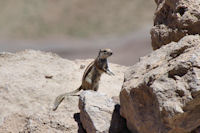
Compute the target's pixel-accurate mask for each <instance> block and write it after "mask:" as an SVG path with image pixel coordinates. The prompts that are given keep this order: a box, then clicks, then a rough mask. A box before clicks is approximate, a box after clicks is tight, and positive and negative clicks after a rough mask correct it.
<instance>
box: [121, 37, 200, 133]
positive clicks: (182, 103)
mask: <svg viewBox="0 0 200 133" xmlns="http://www.w3.org/2000/svg"><path fill="white" fill-rule="evenodd" d="M199 57H200V36H199V35H190V36H186V37H184V38H183V39H181V40H180V41H179V42H178V43H176V42H172V43H170V44H168V45H165V46H163V47H161V48H160V49H158V50H155V51H154V52H152V53H151V54H149V55H147V56H145V57H142V58H141V59H140V61H139V62H138V63H137V64H135V65H133V66H132V67H130V69H129V70H128V71H127V72H126V74H125V82H124V85H123V89H122V91H121V93H120V105H121V110H120V113H121V115H122V116H123V117H124V118H125V119H126V120H127V126H128V128H129V129H130V130H131V131H132V132H135V131H137V132H138V133H159V132H162V133H185V132H186V133H188V132H198V131H199V127H200V58H199Z"/></svg>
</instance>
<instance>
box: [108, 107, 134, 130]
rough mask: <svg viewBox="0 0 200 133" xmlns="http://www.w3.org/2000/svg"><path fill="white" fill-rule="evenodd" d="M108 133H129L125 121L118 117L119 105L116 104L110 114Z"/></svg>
mask: <svg viewBox="0 0 200 133" xmlns="http://www.w3.org/2000/svg"><path fill="white" fill-rule="evenodd" d="M109 133H131V132H130V131H129V130H128V128H127V126H126V120H125V119H124V118H123V117H121V116H120V105H119V104H116V105H115V109H114V111H113V114H112V120H111V124H110V129H109ZM134 133H137V132H134Z"/></svg>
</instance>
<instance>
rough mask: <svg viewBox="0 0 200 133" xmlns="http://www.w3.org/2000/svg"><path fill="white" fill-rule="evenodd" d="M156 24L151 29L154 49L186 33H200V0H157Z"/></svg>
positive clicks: (176, 39) (177, 39)
mask: <svg viewBox="0 0 200 133" xmlns="http://www.w3.org/2000/svg"><path fill="white" fill-rule="evenodd" d="M155 2H156V4H157V9H156V11H155V18H154V26H153V27H152V29H151V39H152V47H153V49H154V50H155V49H158V48H160V47H161V46H162V45H166V44H168V43H170V42H172V41H175V42H178V41H179V40H180V39H181V38H182V37H184V36H186V35H194V34H200V28H199V27H200V1H199V0H155Z"/></svg>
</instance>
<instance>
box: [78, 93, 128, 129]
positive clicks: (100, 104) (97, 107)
mask: <svg viewBox="0 0 200 133" xmlns="http://www.w3.org/2000/svg"><path fill="white" fill-rule="evenodd" d="M79 109H80V119H81V123H82V125H83V127H84V129H85V130H86V131H87V133H108V132H110V133H121V132H123V133H128V130H127V127H126V125H125V123H126V122H125V120H124V119H123V118H122V117H120V114H119V104H118V105H116V103H115V102H114V100H112V99H111V98H109V97H107V96H106V95H105V94H102V93H98V92H95V91H84V92H82V93H81V95H80V99H79Z"/></svg>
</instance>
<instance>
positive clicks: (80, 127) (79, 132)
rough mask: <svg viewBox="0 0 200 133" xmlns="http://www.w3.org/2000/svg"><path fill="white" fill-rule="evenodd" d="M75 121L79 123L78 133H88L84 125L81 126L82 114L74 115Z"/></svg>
mask: <svg viewBox="0 0 200 133" xmlns="http://www.w3.org/2000/svg"><path fill="white" fill-rule="evenodd" d="M74 120H75V121H76V122H77V124H78V133H86V131H85V130H84V128H83V126H82V124H81V120H80V113H75V114H74Z"/></svg>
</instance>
